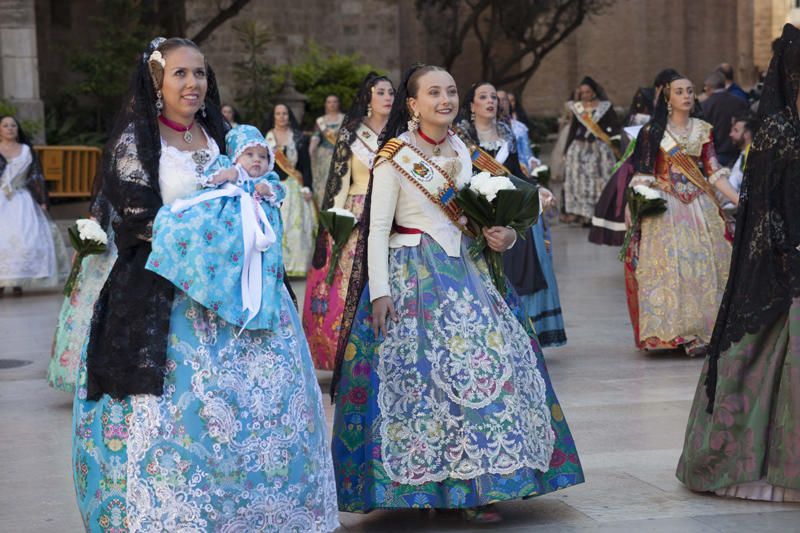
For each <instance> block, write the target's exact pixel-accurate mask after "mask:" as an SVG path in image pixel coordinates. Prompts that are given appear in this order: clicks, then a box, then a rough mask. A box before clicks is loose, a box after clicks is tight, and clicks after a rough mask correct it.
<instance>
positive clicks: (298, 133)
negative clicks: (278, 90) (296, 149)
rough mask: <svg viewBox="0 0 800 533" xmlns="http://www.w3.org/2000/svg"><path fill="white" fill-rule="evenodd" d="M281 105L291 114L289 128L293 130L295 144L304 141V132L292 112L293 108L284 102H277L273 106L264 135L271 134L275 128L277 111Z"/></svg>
mask: <svg viewBox="0 0 800 533" xmlns="http://www.w3.org/2000/svg"><path fill="white" fill-rule="evenodd" d="M281 105H282V106H283V107H285V108H286V111H287V112H288V113H289V128H290V129H291V130H292V133H293V135H294V142H295V143H299V142H300V141H302V139H303V130H302V129H301V128H300V123H299V122H298V121H297V117H295V116H294V111H292V108H291V107H289V104H286V103H284V102H276V103H275V105H274V106H272V111H270V113H269V116H268V117H267V120H266V122H265V125H264V135H266V134H267V133H269V130H271V129H274V128H275V110H276V109H278V106H281Z"/></svg>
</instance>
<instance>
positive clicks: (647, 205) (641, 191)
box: [619, 185, 667, 261]
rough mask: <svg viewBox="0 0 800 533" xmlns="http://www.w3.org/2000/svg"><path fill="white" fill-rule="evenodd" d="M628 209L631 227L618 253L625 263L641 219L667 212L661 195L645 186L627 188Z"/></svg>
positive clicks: (665, 202) (665, 203)
mask: <svg viewBox="0 0 800 533" xmlns="http://www.w3.org/2000/svg"><path fill="white" fill-rule="evenodd" d="M627 194H628V208H629V209H630V211H631V227H630V228H628V231H626V232H625V240H624V241H622V249H621V250H620V252H619V260H620V261H625V256H626V255H627V253H628V247H629V246H630V245H631V237H633V232H634V231H636V228H637V226H638V225H639V222H641V220H642V219H643V218H646V217H652V216H656V215H660V214H661V213H663V212H664V211H666V210H667V201H666V200H664V198H662V196H661V193H660V192H658V191H657V190H656V189H653V188H652V187H648V186H647V185H635V186H633V187H629V188H628V193H627Z"/></svg>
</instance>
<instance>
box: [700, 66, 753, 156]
mask: <svg viewBox="0 0 800 533" xmlns="http://www.w3.org/2000/svg"><path fill="white" fill-rule="evenodd" d="M705 87H706V90H707V92H708V93H709V96H708V98H706V100H705V101H704V102H703V103H702V107H703V117H704V118H705V120H706V121H708V122H710V123H711V125H712V126H714V148H715V149H716V151H717V159H719V162H720V164H721V165H724V166H726V167H728V168H730V167H731V166H732V165H733V164H734V162H735V161H736V158H737V157H738V156H739V150H737V149H736V147H735V146H734V145H733V141H732V140H731V137H730V134H731V125H732V124H733V117H735V116H738V115H743V114H745V113H746V112H747V111H748V106H747V102H746V101H745V100H742V99H741V98H740V97H738V96H735V95H733V94H732V93H730V92H728V91H727V90H725V77H724V76H723V75H722V73H721V72H719V71H718V70H715V71H714V72H712V73H711V74H709V75H708V77H707V78H706V81H705Z"/></svg>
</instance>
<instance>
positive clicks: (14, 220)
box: [0, 115, 68, 296]
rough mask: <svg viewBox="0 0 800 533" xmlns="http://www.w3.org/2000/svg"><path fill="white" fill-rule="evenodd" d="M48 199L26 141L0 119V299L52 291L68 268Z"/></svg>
mask: <svg viewBox="0 0 800 533" xmlns="http://www.w3.org/2000/svg"><path fill="white" fill-rule="evenodd" d="M48 204H49V198H48V196H47V188H46V186H45V182H44V175H43V174H42V170H41V167H40V166H39V161H38V159H37V158H36V154H35V153H34V151H33V147H32V146H31V143H30V141H29V140H28V138H27V136H26V135H25V133H24V132H23V131H22V128H20V125H19V122H18V121H17V119H16V118H15V117H13V116H11V115H6V116H3V117H1V118H0V220H2V226H0V227H1V228H2V229H0V295H2V294H3V292H4V291H5V288H6V287H13V288H14V295H15V296H21V295H22V288H23V287H30V286H37V287H46V286H50V287H52V286H55V285H56V284H58V282H59V279H63V278H64V274H65V271H66V270H67V268H68V265H67V264H66V263H67V257H66V248H65V246H64V241H63V240H62V239H61V236H60V235H59V234H58V229H57V228H55V225H54V224H52V223H51V222H50V219H49V218H48V217H47V209H48Z"/></svg>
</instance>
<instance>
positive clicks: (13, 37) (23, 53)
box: [0, 0, 44, 141]
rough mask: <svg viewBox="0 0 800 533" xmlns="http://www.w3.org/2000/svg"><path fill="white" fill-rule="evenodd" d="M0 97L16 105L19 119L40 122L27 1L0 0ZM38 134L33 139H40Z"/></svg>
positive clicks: (33, 29) (32, 14)
mask: <svg viewBox="0 0 800 533" xmlns="http://www.w3.org/2000/svg"><path fill="white" fill-rule="evenodd" d="M0 98H3V99H4V100H8V101H9V102H11V103H12V104H13V105H14V106H15V107H16V108H17V114H18V117H19V118H20V119H22V120H35V121H39V122H40V123H41V121H42V120H43V119H44V106H43V104H42V101H41V100H40V99H39V60H38V50H37V46H36V15H35V12H34V6H33V2H31V1H29V0H0ZM42 140H43V137H42V136H41V134H39V135H37V136H36V141H42Z"/></svg>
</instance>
